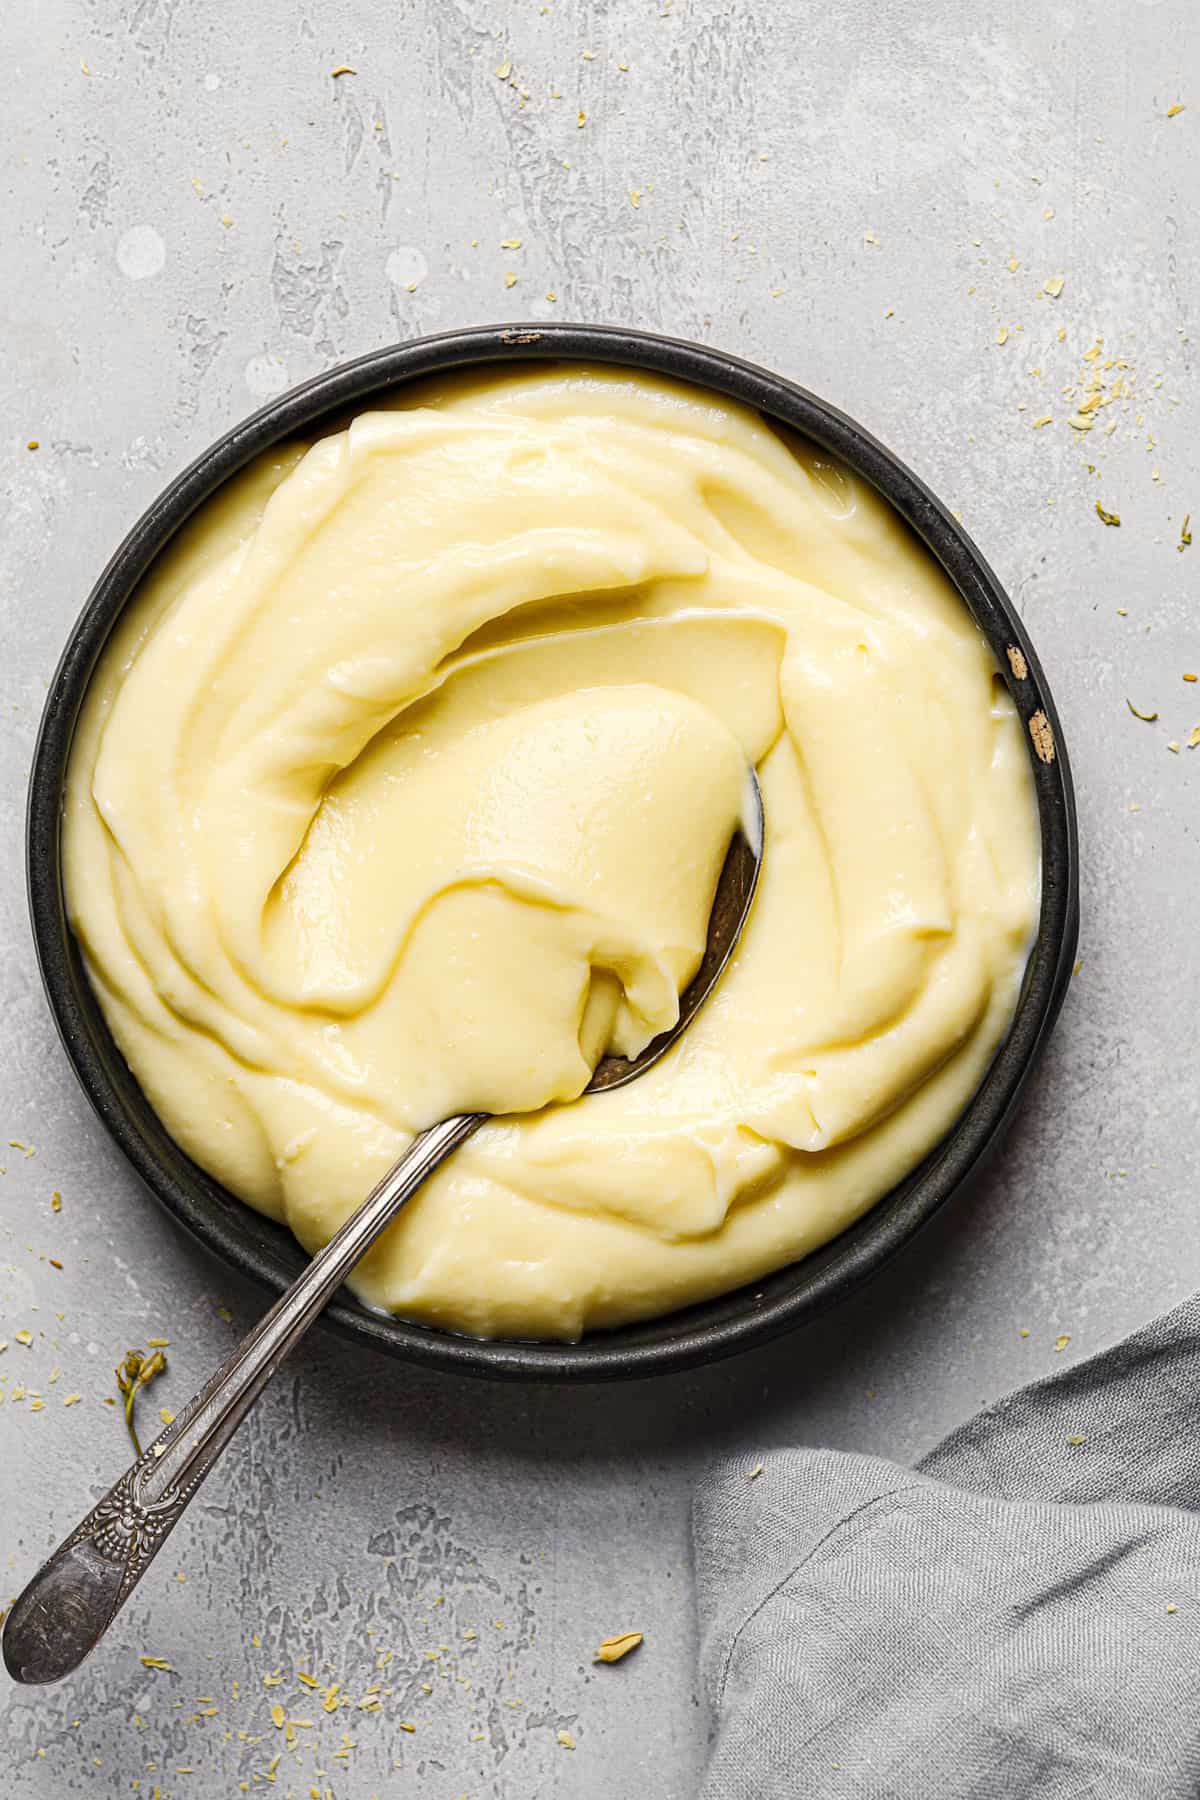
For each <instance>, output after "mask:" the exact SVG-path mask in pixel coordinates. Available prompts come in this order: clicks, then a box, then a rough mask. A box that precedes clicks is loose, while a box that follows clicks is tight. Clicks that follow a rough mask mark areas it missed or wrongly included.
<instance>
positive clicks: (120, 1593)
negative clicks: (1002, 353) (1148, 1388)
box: [4, 770, 763, 1683]
mask: <svg viewBox="0 0 1200 1800" xmlns="http://www.w3.org/2000/svg"><path fill="white" fill-rule="evenodd" d="M762 854H763V809H762V795H761V793H760V791H759V786H758V780H757V778H756V776H755V774H754V771H753V770H749V771H748V779H747V794H746V803H745V807H744V812H743V819H742V822H741V825H740V827H739V829H738V830H737V831H736V832H735V833H734V836H733V839H732V841H731V843H730V846H729V850H728V852H727V853H726V857H725V865H724V868H723V869H722V871H721V877H720V880H719V881H718V883H717V889H716V893H715V895H714V897H713V904H712V911H711V913H710V914H709V920H708V941H707V944H706V946H705V951H704V956H703V959H702V961H701V963H700V967H699V969H698V970H697V971H696V974H695V976H694V978H693V980H692V982H691V984H690V985H689V987H688V988H687V990H686V991H685V992H684V993H683V994H682V995H681V996H680V1001H679V1018H678V1019H677V1020H676V1022H675V1024H674V1025H673V1026H672V1027H671V1029H670V1030H669V1031H664V1032H663V1033H662V1034H661V1036H659V1037H656V1038H654V1039H653V1040H652V1042H650V1043H649V1044H647V1046H646V1048H645V1049H644V1050H643V1051H642V1053H641V1055H640V1056H637V1057H634V1058H633V1060H632V1061H628V1060H626V1058H624V1057H621V1056H606V1057H605V1058H604V1059H603V1060H602V1061H601V1062H600V1063H598V1064H597V1066H596V1069H595V1072H594V1073H593V1075H592V1079H591V1081H590V1082H589V1083H588V1085H587V1087H586V1088H585V1089H584V1093H587V1094H596V1093H602V1092H604V1091H606V1090H607V1089H609V1088H617V1087H623V1086H624V1085H625V1083H626V1082H628V1081H633V1080H634V1079H635V1077H637V1076H638V1075H641V1074H642V1073H643V1072H644V1071H645V1070H646V1069H648V1068H649V1067H650V1066H651V1064H652V1063H656V1062H657V1061H658V1060H659V1058H660V1057H661V1056H664V1055H665V1054H666V1052H667V1051H668V1050H669V1049H670V1048H671V1046H672V1044H674V1042H675V1041H676V1039H677V1038H678V1037H679V1035H680V1033H681V1032H683V1031H685V1030H686V1029H687V1026H688V1025H689V1024H690V1023H691V1021H692V1019H693V1018H694V1017H695V1015H696V1012H697V1011H698V1009H699V1008H700V1006H701V1005H702V1003H703V1002H704V1001H705V1000H706V999H707V998H708V995H709V994H710V993H711V991H712V989H713V987H714V986H715V985H716V982H717V978H718V976H719V975H720V974H721V971H722V970H723V969H724V967H725V965H726V963H727V962H728V961H729V958H730V955H731V953H732V951H733V947H734V945H735V944H736V943H737V941H738V938H739V937H740V935H741V931H742V927H743V926H744V924H745V923H746V918H747V915H748V914H749V911H750V903H751V901H752V900H753V898H754V890H755V887H756V886H757V883H758V872H759V869H760V867H761V864H762ZM487 1116H488V1115H487V1114H486V1113H466V1114H462V1115H460V1116H458V1117H456V1118H452V1119H443V1120H442V1122H441V1124H440V1125H434V1126H432V1127H431V1128H430V1130H428V1131H423V1132H421V1134H420V1135H419V1136H418V1137H416V1138H414V1139H413V1141H412V1143H411V1144H410V1145H409V1147H408V1149H407V1150H406V1151H405V1153H404V1155H403V1156H402V1157H401V1158H400V1161H399V1162H398V1163H397V1164H396V1166H395V1167H394V1168H393V1169H392V1170H391V1171H390V1172H389V1173H388V1174H387V1175H385V1176H384V1178H383V1180H382V1181H381V1182H380V1183H379V1185H378V1187H377V1188H375V1189H374V1191H373V1192H372V1193H371V1194H370V1195H369V1196H368V1198H367V1199H366V1200H364V1201H363V1204H362V1205H361V1206H360V1207H359V1209H358V1211H357V1212H356V1213H355V1214H354V1215H353V1216H352V1217H351V1218H349V1219H347V1221H346V1223H345V1224H344V1225H343V1226H342V1228H341V1230H340V1231H339V1232H338V1233H337V1235H336V1237H333V1238H331V1239H330V1241H329V1243H328V1244H326V1246H325V1248H324V1249H323V1250H321V1251H320V1252H319V1253H318V1254H317V1255H316V1256H314V1257H313V1259H312V1261H311V1262H310V1263H309V1265H308V1267H307V1268H306V1269H305V1271H304V1273H303V1274H302V1275H300V1276H299V1277H298V1278H297V1280H296V1281H294V1282H293V1283H292V1285H291V1287H290V1288H288V1290H287V1292H286V1293H285V1294H283V1295H282V1296H281V1297H280V1299H278V1300H277V1301H276V1302H275V1305H274V1306H273V1307H272V1308H271V1310H270V1312H268V1313H267V1315H266V1316H265V1318H263V1319H262V1320H261V1321H260V1323H259V1324H258V1325H256V1326H255V1328H254V1330H253V1331H252V1332H251V1333H250V1335H249V1336H248V1337H247V1338H245V1339H243V1341H242V1343H241V1344H239V1346H238V1348H237V1349H236V1350H235V1351H234V1352H233V1355H232V1356H231V1357H230V1358H229V1360H228V1361H227V1362H226V1363H225V1365H224V1367H223V1368H221V1369H218V1371H217V1373H216V1374H215V1375H214V1376H213V1378H212V1380H211V1381H210V1382H209V1383H208V1385H207V1386H206V1387H204V1388H202V1389H201V1391H200V1392H199V1393H198V1394H197V1395H196V1397H195V1399H194V1400H192V1401H191V1402H190V1403H189V1404H188V1405H187V1406H186V1407H185V1408H184V1410H183V1411H182V1412H181V1413H180V1414H179V1416H178V1418H177V1419H176V1420H175V1421H174V1423H173V1424H171V1425H168V1426H167V1427H166V1429H165V1430H164V1431H163V1432H161V1433H160V1435H159V1436H158V1437H157V1438H156V1439H155V1440H154V1442H153V1443H152V1444H151V1446H150V1448H149V1449H148V1450H147V1451H146V1453H145V1454H144V1455H143V1456H141V1457H140V1458H139V1459H138V1461H137V1462H135V1463H133V1464H132V1465H131V1467H130V1468H128V1469H126V1471H125V1473H124V1474H123V1475H122V1476H120V1478H119V1479H118V1480H117V1481H116V1482H115V1483H114V1485H113V1486H112V1487H111V1488H110V1489H109V1491H108V1493H107V1494H106V1495H105V1496H104V1498H103V1500H101V1501H100V1503H99V1504H98V1505H97V1506H95V1507H93V1509H92V1511H91V1512H90V1513H89V1514H88V1515H87V1518H86V1519H84V1520H83V1521H82V1523H80V1524H79V1525H77V1526H76V1527H75V1530H74V1531H73V1532H72V1533H71V1535H70V1536H69V1537H68V1538H67V1539H66V1540H65V1542H64V1543H62V1544H61V1545H60V1546H59V1548H58V1549H57V1550H56V1551H55V1552H54V1554H53V1556H51V1557H50V1559H49V1561H48V1562H46V1563H44V1564H43V1565H42V1567H41V1568H40V1569H39V1570H38V1572H37V1574H36V1575H35V1576H34V1578H33V1580H32V1581H31V1582H30V1583H29V1585H28V1587H27V1588H26V1589H25V1591H24V1592H23V1593H22V1594H21V1596H20V1598H19V1599H18V1600H17V1601H16V1603H15V1604H14V1606H13V1608H12V1610H11V1611H10V1613H9V1615H8V1618H7V1621H6V1622H5V1626H4V1662H5V1666H6V1667H7V1669H8V1672H9V1674H10V1675H11V1676H12V1677H13V1679H14V1681H22V1682H33V1683H36V1682H46V1681H61V1679H62V1677H63V1676H64V1675H69V1674H70V1672H71V1670H72V1669H77V1668H78V1667H79V1665H80V1663H81V1662H82V1661H83V1660H84V1658H85V1657H86V1656H87V1655H88V1654H89V1653H90V1652H91V1651H92V1650H94V1649H95V1647H96V1645H97V1644H98V1643H99V1641H100V1639H101V1638H102V1637H103V1636H104V1633H105V1632H106V1631H107V1630H108V1627H109V1626H110V1625H111V1624H112V1622H113V1619H114V1618H115V1617H116V1615H117V1613H118V1611H119V1610H120V1608H121V1607H122V1606H123V1605H124V1603H125V1601H126V1600H127V1599H128V1598H129V1596H130V1594H131V1593H132V1592H133V1590H134V1588H135V1587H136V1586H137V1584H138V1582H139V1581H140V1580H141V1578H142V1576H143V1575H144V1574H145V1572H146V1570H147V1568H148V1567H149V1566H150V1563H151V1562H152V1561H153V1559H154V1557H155V1556H156V1555H157V1553H158V1551H159V1550H160V1549H161V1548H162V1546H163V1544H164V1543H165V1541H166V1539H167V1537H168V1536H169V1535H170V1533H171V1531H172V1530H173V1529H174V1527H175V1525H176V1524H177V1523H178V1521H179V1519H180V1518H181V1517H182V1515H183V1511H184V1508H185V1507H186V1506H187V1504H188V1502H189V1500H191V1498H192V1496H193V1494H194V1493H195V1492H196V1489H197V1488H198V1487H199V1486H200V1483H201V1482H202V1481H203V1480H204V1477H205V1476H206V1475H207V1474H208V1472H209V1470H210V1469H211V1468H212V1466H213V1464H214V1463H215V1462H216V1460H217V1458H218V1457H219V1456H220V1454H221V1452H222V1450H224V1448H225V1446H226V1444H227V1443H228V1442H229V1440H230V1438H231V1437H232V1436H233V1434H234V1432H235V1431H236V1430H237V1428H238V1426H239V1425H240V1424H241V1422H242V1420H243V1419H244V1418H245V1416H246V1414H247V1413H248V1412H249V1410H250V1408H251V1407H252V1406H253V1405H254V1402H255V1401H256V1400H257V1399H258V1396H259V1395H260V1394H261V1393H262V1390H263V1389H264V1388H265V1387H266V1385H267V1383H268V1381H270V1379H271V1377H272V1376H273V1375H274V1374H275V1371H276V1370H277V1369H278V1368H279V1365H280V1364H281V1363H282V1362H283V1360H284V1358H285V1357H286V1356H287V1355H288V1353H289V1351H291V1350H293V1349H294V1348H295V1346H296V1345H297V1344H298V1343H299V1342H300V1339H301V1338H302V1337H303V1336H304V1334H305V1332H306V1331H307V1330H308V1328H309V1326H310V1325H311V1324H312V1322H313V1320H314V1319H315V1318H316V1317H317V1314H318V1313H319V1312H321V1310H322V1309H323V1307H324V1306H325V1305H326V1303H327V1301H329V1300H330V1299H331V1298H332V1296H333V1294H334V1292H335V1291H336V1289H337V1288H338V1287H340V1286H341V1284H342V1282H343V1281H344V1280H345V1278H346V1276H347V1275H348V1274H349V1273H350V1271H351V1269H352V1268H353V1267H354V1265H355V1263H356V1262H357V1261H358V1259H359V1257H360V1256H362V1255H363V1254H364V1252H365V1251H367V1250H368V1249H369V1248H370V1247H371V1245H372V1244H373V1243H374V1242H375V1239H376V1238H377V1237H378V1236H379V1234H380V1232H381V1231H383V1230H384V1228H385V1227H386V1226H388V1225H390V1224H391V1222H392V1220H393V1219H394V1218H395V1217H396V1214H397V1213H398V1212H399V1211H400V1208H401V1207H402V1206H403V1205H404V1203H405V1201H406V1200H408V1199H410V1198H411V1196H412V1195H413V1194H415V1193H416V1191H417V1189H418V1188H419V1187H420V1185H421V1183H422V1182H423V1181H424V1180H425V1177H426V1176H427V1175H430V1174H432V1173H433V1171H434V1169H436V1168H437V1166H438V1164H439V1163H441V1162H443V1161H444V1160H445V1158H446V1157H447V1156H449V1154H450V1152H451V1151H452V1150H454V1149H456V1148H457V1146H458V1145H459V1144H461V1143H462V1142H463V1141H464V1139H466V1138H468V1137H470V1135H471V1133H472V1132H473V1131H476V1130H477V1129H478V1128H479V1126H480V1125H482V1124H483V1123H484V1122H485V1120H486V1118H487Z"/></svg>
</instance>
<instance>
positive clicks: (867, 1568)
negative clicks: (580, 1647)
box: [693, 1297, 1200, 1800]
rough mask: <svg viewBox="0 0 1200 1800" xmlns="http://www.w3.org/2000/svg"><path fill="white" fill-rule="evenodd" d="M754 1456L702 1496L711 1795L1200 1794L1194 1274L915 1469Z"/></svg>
mask: <svg viewBox="0 0 1200 1800" xmlns="http://www.w3.org/2000/svg"><path fill="white" fill-rule="evenodd" d="M1080 1439H1082V1442H1080V1441H1079V1440H1080ZM753 1461H754V1459H753V1458H750V1459H747V1458H742V1459H741V1460H739V1461H736V1462H729V1463H726V1464H723V1465H722V1466H721V1467H720V1468H718V1469H717V1470H715V1471H714V1472H713V1473H712V1474H711V1475H710V1476H709V1477H708V1478H707V1480H706V1481H705V1483H704V1484H703V1486H702V1488H701V1490H700V1492H699V1493H698V1495H697V1498H696V1503H695V1509H694V1518H693V1525H694V1534H695V1552H696V1584H697V1598H698V1603H699V1612H700V1627H701V1670H702V1676H703V1680H704V1685H705V1688H706V1690H707V1694H708V1697H709V1701H710V1704H711V1707H712V1709H713V1717H714V1738H713V1745H712V1751H711V1757H710V1761H709V1766H708V1770H707V1773H706V1776H705V1781H704V1787H703V1800H776V1797H779V1800H782V1797H783V1796H787V1800H803V1797H805V1796H810V1795H812V1796H817V1795H819V1796H821V1800H885V1797H886V1800H893V1797H894V1800H1027V1797H1028V1800H1043V1797H1044V1800H1077V1797H1080V1796H1084V1795H1086V1796H1087V1800H1185V1797H1187V1800H1194V1797H1195V1796H1197V1795H1200V1297H1197V1298H1196V1299H1192V1300H1189V1301H1188V1302H1187V1303H1186V1304H1185V1305H1183V1306H1181V1307H1180V1308H1179V1309H1178V1310H1177V1311H1175V1312H1173V1313H1170V1314H1168V1315H1167V1316H1166V1317H1165V1318H1162V1319H1159V1320H1156V1321H1155V1323H1154V1324H1152V1325H1149V1326H1147V1327H1146V1329H1145V1330H1144V1331H1140V1332H1138V1333H1137V1335H1136V1336H1135V1337H1132V1338H1130V1339H1128V1340H1127V1342H1125V1343H1123V1344H1121V1345H1119V1346H1118V1347H1117V1348H1116V1349H1114V1350H1109V1351H1106V1352H1105V1353H1104V1354H1103V1355H1101V1356H1097V1357H1095V1358H1093V1359H1092V1360H1091V1361H1089V1362H1085V1363H1081V1364H1079V1365H1077V1366H1076V1367H1075V1368H1072V1369H1069V1370H1067V1371H1065V1372H1064V1373H1062V1374H1061V1375H1056V1376H1053V1377H1051V1378H1050V1379H1049V1380H1046V1381H1041V1382H1038V1383H1037V1384H1035V1385H1034V1386H1033V1387H1028V1388H1024V1389H1022V1390H1021V1391H1020V1392H1019V1393H1016V1394H1012V1395H1010V1396H1009V1397H1008V1398H1007V1399H1006V1400H1001V1401H999V1402H998V1403H997V1404H996V1405H995V1406H990V1407H988V1408H986V1409H985V1411H983V1412H981V1413H980V1414H979V1415H978V1416H977V1417H976V1418H974V1419H972V1420H971V1421H970V1422H969V1423H968V1424H966V1425H963V1426H960V1427H959V1429H958V1430H956V1431H954V1432H952V1433H951V1434H950V1436H949V1437H948V1438H946V1439H945V1440H944V1441H943V1442H942V1443H941V1444H939V1445H938V1446H937V1448H936V1449H935V1450H934V1451H932V1452H931V1454H930V1455H929V1456H927V1457H926V1458H925V1460H924V1461H923V1462H922V1463H920V1464H919V1465H918V1467H917V1468H916V1470H915V1471H914V1470H911V1469H904V1468H900V1467H899V1466H898V1465H896V1464H895V1463H890V1462H885V1461H883V1460H882V1459H880V1458H876V1457H870V1456H856V1455H850V1454H846V1453H843V1452H839V1451H832V1450H786V1451H777V1452H772V1453H770V1454H768V1455H766V1456H765V1457H764V1458H763V1468H762V1473H761V1474H760V1475H759V1476H758V1477H757V1478H756V1479H754V1480H748V1479H747V1474H748V1469H749V1468H750V1467H751V1466H753Z"/></svg>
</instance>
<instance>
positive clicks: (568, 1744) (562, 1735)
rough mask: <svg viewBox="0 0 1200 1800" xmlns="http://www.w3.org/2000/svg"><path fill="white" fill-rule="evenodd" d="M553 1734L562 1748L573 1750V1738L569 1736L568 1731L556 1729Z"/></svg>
mask: <svg viewBox="0 0 1200 1800" xmlns="http://www.w3.org/2000/svg"><path fill="white" fill-rule="evenodd" d="M554 1735H555V1737H556V1738H557V1739H558V1741H559V1743H560V1744H561V1745H562V1747H563V1749H564V1750H574V1748H575V1739H574V1738H573V1737H572V1736H571V1734H570V1732H569V1731H556V1732H555V1734H554Z"/></svg>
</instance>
